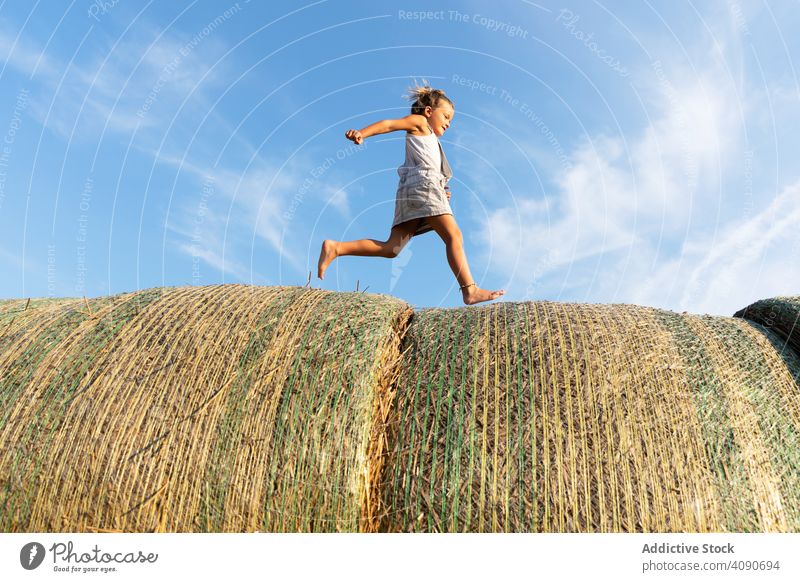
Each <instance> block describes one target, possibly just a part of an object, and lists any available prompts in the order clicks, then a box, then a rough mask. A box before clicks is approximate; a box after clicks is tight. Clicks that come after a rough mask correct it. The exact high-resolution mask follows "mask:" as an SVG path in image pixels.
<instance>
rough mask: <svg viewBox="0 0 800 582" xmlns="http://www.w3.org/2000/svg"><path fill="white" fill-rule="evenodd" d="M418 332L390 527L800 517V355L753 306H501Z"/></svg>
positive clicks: (783, 526) (741, 527) (764, 526)
mask: <svg viewBox="0 0 800 582" xmlns="http://www.w3.org/2000/svg"><path fill="white" fill-rule="evenodd" d="M406 337H407V347H408V353H407V355H406V362H405V365H404V367H403V371H402V374H401V376H400V379H399V384H398V387H397V393H398V399H397V406H396V408H395V409H394V410H393V415H392V418H391V424H392V426H391V434H392V439H391V441H392V442H393V443H394V447H393V449H392V451H391V455H390V458H389V460H388V462H387V468H388V470H387V472H386V473H385V475H384V484H383V487H382V490H383V493H384V495H385V496H386V501H385V505H386V506H387V507H390V508H393V511H391V512H388V513H387V514H386V515H385V516H384V519H383V522H382V525H381V528H382V529H383V530H386V531H416V532H421V531H425V532H435V531H447V532H707V531H800V494H799V493H798V491H800V487H798V485H800V442H799V441H798V437H797V436H796V435H798V434H800V399H799V398H798V396H800V388H799V387H798V383H797V382H796V376H797V373H798V371H800V362H798V361H797V358H794V359H791V360H787V359H786V358H781V357H780V355H779V353H778V352H777V351H776V350H775V349H774V346H773V344H772V343H771V341H770V339H769V338H768V337H767V336H766V335H764V333H763V332H762V331H761V330H758V329H755V328H754V327H752V326H750V325H747V324H746V323H744V322H743V321H741V320H739V319H734V318H724V317H708V316H694V315H688V314H675V313H672V312H668V311H662V310H657V309H651V308H646V307H637V306H631V305H580V304H562V303H549V302H542V303H524V304H514V303H501V304H496V305H489V306H485V307H480V308H468V309H459V310H426V311H421V312H418V313H417V314H416V315H415V316H414V320H413V323H412V325H411V327H410V329H409V331H408V333H407V336H406Z"/></svg>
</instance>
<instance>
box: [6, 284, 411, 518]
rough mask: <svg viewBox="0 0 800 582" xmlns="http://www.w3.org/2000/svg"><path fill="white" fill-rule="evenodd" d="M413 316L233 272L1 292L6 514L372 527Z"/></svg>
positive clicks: (390, 305) (396, 307) (385, 303)
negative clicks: (92, 289)
mask: <svg viewBox="0 0 800 582" xmlns="http://www.w3.org/2000/svg"><path fill="white" fill-rule="evenodd" d="M409 315H410V309H409V307H408V306H407V305H406V304H405V303H403V302H401V301H399V300H396V299H394V298H390V297H385V296H378V295H367V294H364V293H331V292H326V291H320V290H315V289H307V288H300V287H250V286H244V285H220V286H211V287H191V288H162V289H151V290H145V291H141V292H137V293H129V294H123V295H117V296H112V297H106V298H98V299H89V300H84V299H79V300H75V299H64V300H59V301H52V300H33V301H31V302H30V303H29V304H27V306H26V301H11V302H5V303H3V304H0V325H2V326H3V327H4V328H5V333H4V334H3V336H1V339H0V342H3V346H4V348H3V351H2V352H0V393H2V395H3V397H2V401H0V420H2V424H0V496H1V497H0V530H2V531H55V532H58V531H76V532H83V531H129V532H139V531H176V532H180V531H253V530H261V531H358V530H365V531H369V530H375V529H376V528H377V518H376V515H377V514H378V513H379V512H380V511H381V505H380V502H381V500H380V496H379V495H378V494H377V485H378V483H377V479H378V477H379V476H380V474H381V466H382V463H383V459H384V457H385V455H384V454H383V450H384V449H385V447H386V436H385V434H384V433H385V420H383V418H385V415H386V414H387V411H388V409H389V408H390V407H391V398H392V394H393V392H392V391H393V386H394V384H395V382H394V380H393V379H394V378H395V377H396V375H397V373H398V367H399V354H400V341H401V337H400V333H399V332H400V331H401V330H402V329H403V328H404V327H405V320H406V319H407V318H408V317H409Z"/></svg>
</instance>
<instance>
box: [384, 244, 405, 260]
mask: <svg viewBox="0 0 800 582" xmlns="http://www.w3.org/2000/svg"><path fill="white" fill-rule="evenodd" d="M402 250H403V246H402V245H399V244H393V243H391V242H387V243H386V245H385V246H384V247H383V256H384V257H386V258H387V259H393V258H395V257H396V256H397V255H399V254H400V252H401V251H402Z"/></svg>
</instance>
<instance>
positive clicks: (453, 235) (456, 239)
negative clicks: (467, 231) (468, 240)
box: [442, 227, 464, 245]
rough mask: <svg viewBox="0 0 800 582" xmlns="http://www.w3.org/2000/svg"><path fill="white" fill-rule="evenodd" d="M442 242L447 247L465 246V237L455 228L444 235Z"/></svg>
mask: <svg viewBox="0 0 800 582" xmlns="http://www.w3.org/2000/svg"><path fill="white" fill-rule="evenodd" d="M442 240H443V241H444V242H445V244H447V245H462V244H464V237H463V235H462V234H461V229H459V228H457V227H456V228H454V229H448V230H447V231H445V232H443V233H442Z"/></svg>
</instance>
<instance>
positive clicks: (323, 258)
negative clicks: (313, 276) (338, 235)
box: [317, 240, 338, 279]
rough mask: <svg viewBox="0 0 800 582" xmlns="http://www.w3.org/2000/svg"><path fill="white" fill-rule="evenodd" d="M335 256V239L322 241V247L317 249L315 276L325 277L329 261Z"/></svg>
mask: <svg viewBox="0 0 800 582" xmlns="http://www.w3.org/2000/svg"><path fill="white" fill-rule="evenodd" d="M337 256H338V254H337V253H336V241H334V240H325V241H322V249H321V250H320V251H319V262H318V263H317V277H319V278H320V279H324V278H325V270H326V269H327V268H328V265H330V264H331V261H332V260H333V259H335V258H336V257H337Z"/></svg>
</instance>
